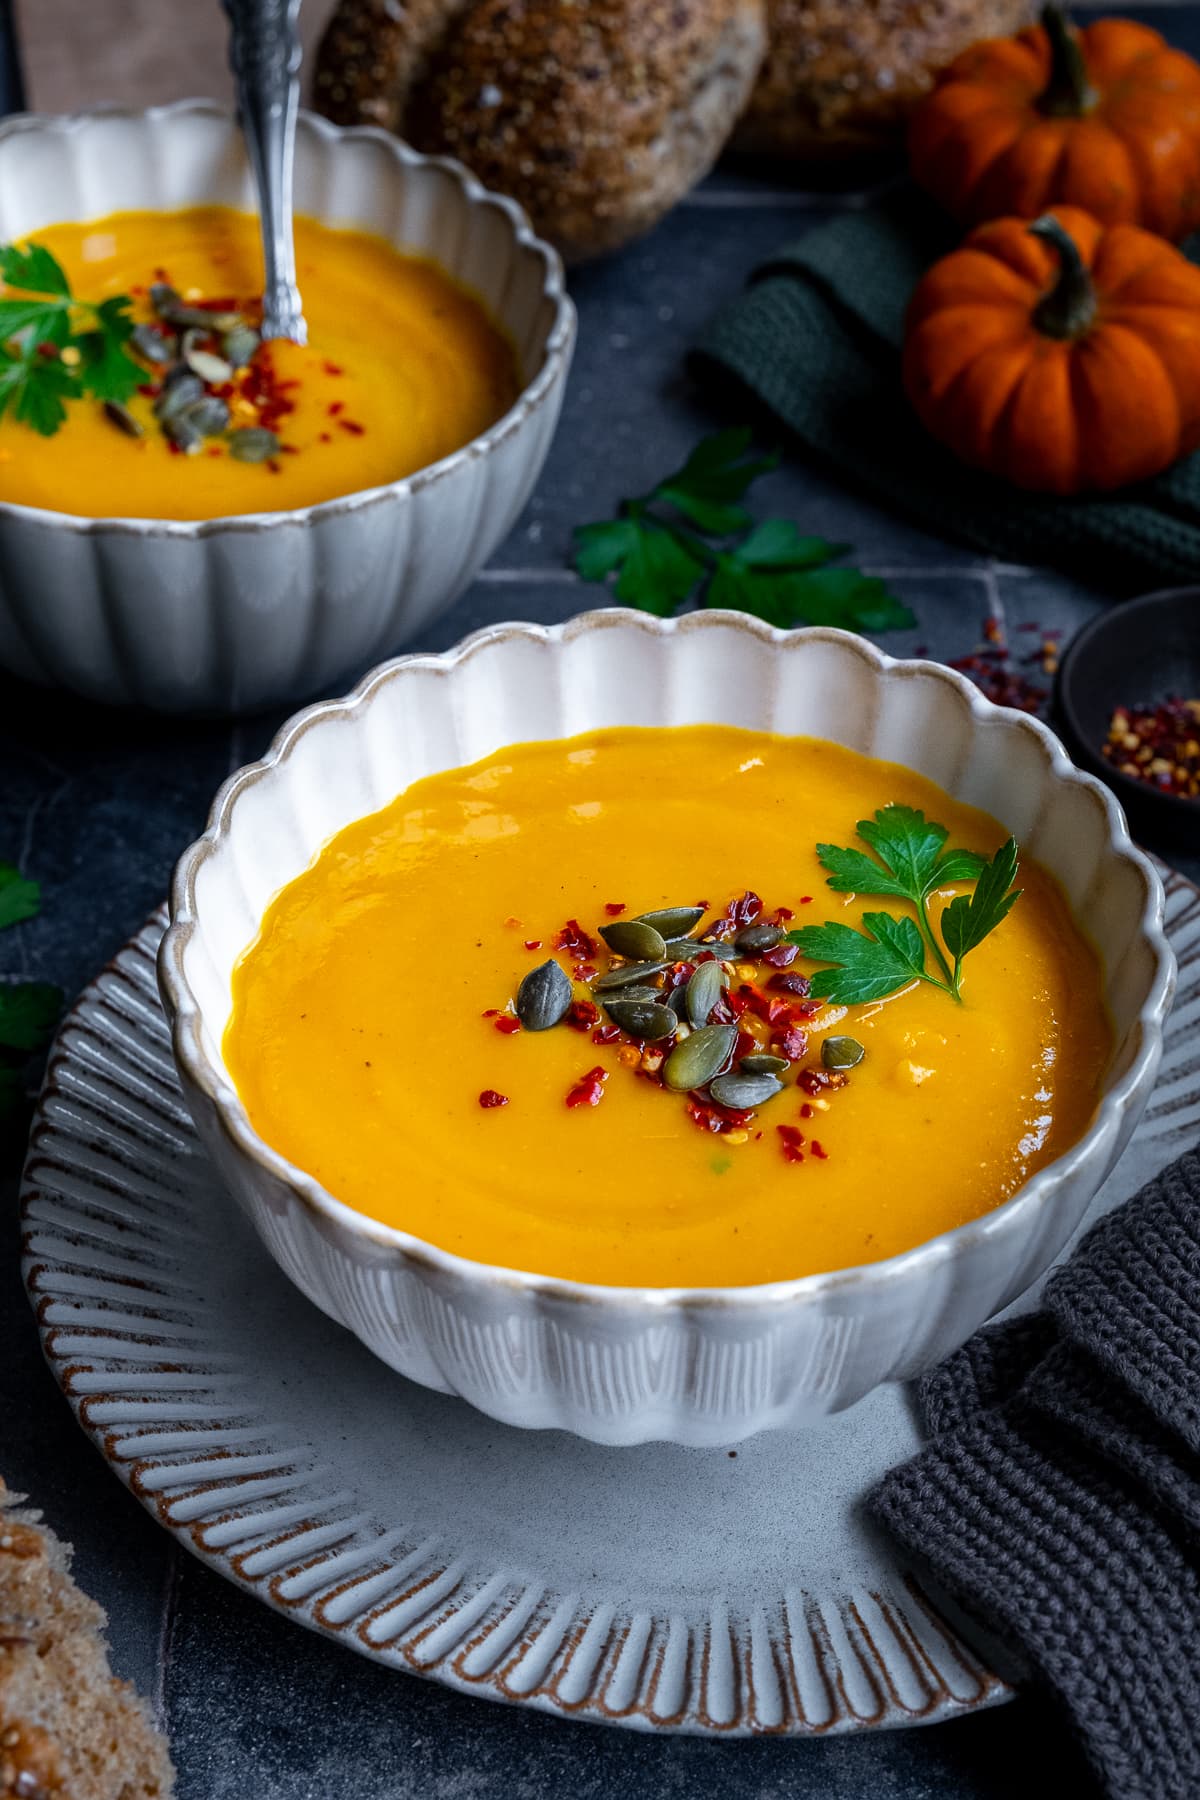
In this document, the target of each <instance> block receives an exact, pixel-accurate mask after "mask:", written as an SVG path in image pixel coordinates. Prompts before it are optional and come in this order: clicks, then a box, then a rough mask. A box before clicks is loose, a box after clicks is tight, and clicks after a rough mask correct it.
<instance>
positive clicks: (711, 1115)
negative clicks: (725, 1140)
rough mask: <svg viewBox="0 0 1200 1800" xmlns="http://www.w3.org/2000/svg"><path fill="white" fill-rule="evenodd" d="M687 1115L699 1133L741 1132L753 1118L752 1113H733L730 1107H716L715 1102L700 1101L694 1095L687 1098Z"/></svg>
mask: <svg viewBox="0 0 1200 1800" xmlns="http://www.w3.org/2000/svg"><path fill="white" fill-rule="evenodd" d="M687 1114H688V1118H689V1119H690V1120H691V1121H692V1123H693V1125H698V1126H699V1127H700V1129H701V1131H715V1132H718V1133H721V1132H726V1131H741V1130H742V1128H743V1127H744V1126H746V1125H748V1124H749V1123H750V1121H751V1119H752V1118H753V1117H754V1114H753V1112H735V1111H734V1110H733V1109H732V1108H731V1107H728V1106H718V1105H717V1103H716V1101H715V1100H700V1099H698V1098H697V1096H696V1095H695V1094H689V1095H688V1098H687Z"/></svg>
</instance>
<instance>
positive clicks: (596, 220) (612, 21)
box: [316, 0, 766, 261]
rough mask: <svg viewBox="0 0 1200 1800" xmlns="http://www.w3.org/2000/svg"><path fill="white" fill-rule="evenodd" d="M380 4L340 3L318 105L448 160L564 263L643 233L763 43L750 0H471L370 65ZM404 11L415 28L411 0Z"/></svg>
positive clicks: (706, 158) (727, 108)
mask: <svg viewBox="0 0 1200 1800" xmlns="http://www.w3.org/2000/svg"><path fill="white" fill-rule="evenodd" d="M424 4H425V6H426V7H428V6H429V5H430V0H424ZM378 12H379V0H366V4H364V0H342V5H341V6H340V7H339V8H338V11H337V12H336V13H335V15H334V20H333V23H332V24H331V26H330V29H329V32H328V33H327V35H326V39H325V43H324V45H323V46H322V53H321V60H320V65H319V68H318V75H317V88H316V99H317V104H318V105H319V106H320V107H321V109H322V110H323V111H326V112H330V116H332V117H339V118H341V119H343V120H346V119H347V117H348V112H349V113H350V114H352V115H353V117H352V120H351V122H353V121H354V120H361V119H363V118H367V117H370V118H371V120H372V121H373V122H375V123H386V124H389V125H390V126H391V127H392V128H393V129H395V130H398V131H399V132H400V133H401V134H402V135H403V136H404V137H406V138H408V140H409V141H410V142H411V143H412V144H414V145H415V146H416V148H417V149H419V150H425V151H429V152H432V153H436V154H444V155H449V156H455V157H457V158H458V159H459V160H460V161H462V162H464V163H466V165H467V167H468V168H470V169H472V170H474V172H475V174H476V175H478V177H479V178H480V180H481V181H482V182H483V183H484V185H485V186H487V187H492V188H495V189H497V190H498V191H499V192H500V193H504V194H509V195H511V196H512V198H513V199H515V200H517V201H519V202H520V204H521V205H522V206H523V207H524V208H525V210H526V211H527V212H528V213H529V215H530V217H531V219H532V221H533V224H534V227H535V229H536V230H538V231H539V232H540V233H542V235H544V236H545V237H548V238H549V239H550V240H551V242H552V243H554V244H556V245H557V246H558V248H559V249H560V250H561V251H562V252H563V254H564V255H565V256H567V257H568V258H569V259H570V260H572V261H576V260H579V259H581V258H584V257H588V256H594V255H596V254H598V253H599V252H601V251H604V250H609V249H612V248H614V247H615V246H617V245H618V244H622V243H624V242H625V241H626V240H627V239H628V238H631V237H635V236H637V235H638V234H639V233H641V232H643V231H646V230H648V229H649V227H650V226H651V225H653V224H654V223H655V222H656V221H657V220H658V219H659V218H660V217H661V216H662V215H663V213H665V212H666V211H667V210H668V209H669V208H670V207H671V206H673V205H674V204H675V202H676V201H677V200H678V199H679V198H680V197H681V196H682V195H683V194H685V193H686V192H687V190H688V189H689V188H690V187H691V186H693V184H694V183H695V182H697V181H698V180H699V179H700V177H701V176H702V175H704V174H705V173H707V171H708V169H709V168H711V166H712V164H713V162H715V160H716V158H717V156H718V155H719V154H720V152H721V149H722V147H723V145H724V143H725V141H726V139H727V137H728V135H729V132H730V131H731V130H732V128H733V124H734V121H735V119H736V118H737V116H738V114H739V113H740V112H741V110H742V108H743V106H744V105H745V103H746V100H747V98H748V96H749V93H750V89H751V87H752V85H753V82H754V77H755V75H756V73H757V71H758V66H759V63H760V61H761V59H762V53H763V50H764V48H765V43H766V29H765V16H764V12H763V6H762V0H471V4H469V5H468V6H467V7H466V9H465V10H459V11H457V12H455V13H454V16H452V17H450V18H449V19H446V18H445V17H443V18H442V20H441V27H440V36H437V41H436V43H434V42H433V37H434V36H435V35H436V34H435V33H433V32H432V31H429V32H427V33H426V35H425V36H424V38H423V40H422V43H421V46H420V48H419V50H416V49H414V47H413V46H414V43H415V40H412V39H410V41H409V52H410V54H409V57H408V60H407V61H405V60H404V58H403V57H399V56H398V53H397V51H396V48H395V44H394V42H393V44H392V48H391V50H389V51H386V52H385V51H382V50H380V51H378V52H377V53H376V54H377V59H376V63H375V64H374V65H372V67H371V69H369V70H368V68H367V62H368V60H369V58H368V56H367V54H366V53H365V52H364V51H363V50H362V48H361V44H362V43H363V42H365V41H366V40H365V36H364V32H365V18H366V15H367V14H368V13H373V14H374V16H375V18H376V20H378ZM407 14H408V17H409V22H410V27H412V28H414V29H415V26H416V23H417V7H416V4H415V0H410V4H409V6H408V8H407ZM422 16H423V17H424V14H423V15H422ZM426 23H427V24H428V20H426ZM351 42H353V44H354V45H356V46H359V47H358V48H355V49H354V51H353V56H351V53H350V50H349V49H348V47H347V46H348V45H349V44H350V43H351ZM372 42H373V43H374V42H375V39H372ZM431 46H432V47H431ZM335 52H336V54H335ZM414 58H416V59H421V60H422V68H421V71H420V74H419V76H417V75H414V74H413V73H412V63H413V60H414ZM339 59H340V60H339ZM351 63H352V64H353V73H352V74H351V72H350V69H351ZM401 63H403V68H402V69H401V68H400V64H401ZM398 69H399V70H400V73H399V74H398V73H397V70H398ZM397 82H399V83H400V84H401V86H402V87H403V90H404V96H405V97H404V98H403V99H401V100H399V101H397V99H396V91H397V90H396V83H397ZM385 88H386V90H387V91H386V93H385V92H384V91H383V90H384V89H385ZM339 91H340V93H341V95H342V98H341V100H338V101H336V102H335V95H336V94H337V93H338V92H339ZM352 91H353V101H352V103H351V100H350V96H351V92H352ZM335 104H336V105H337V106H338V107H339V108H340V109H341V110H340V111H336V112H335V111H331V108H332V107H333V106H334V105H335ZM366 108H370V109H372V110H371V111H370V112H368V111H366V110H364V109H366Z"/></svg>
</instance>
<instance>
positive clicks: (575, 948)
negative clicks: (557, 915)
mask: <svg viewBox="0 0 1200 1800" xmlns="http://www.w3.org/2000/svg"><path fill="white" fill-rule="evenodd" d="M554 948H555V949H556V950H569V951H570V952H571V954H572V956H596V955H598V954H599V951H600V946H599V944H598V943H597V942H596V940H595V938H594V937H589V936H588V934H587V932H586V931H585V930H584V929H583V926H582V925H581V924H580V923H579V920H578V919H568V920H567V922H566V924H565V925H564V926H563V928H562V930H561V931H560V932H559V934H558V936H557V937H556V938H555V940H554Z"/></svg>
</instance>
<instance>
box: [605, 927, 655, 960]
mask: <svg viewBox="0 0 1200 1800" xmlns="http://www.w3.org/2000/svg"><path fill="white" fill-rule="evenodd" d="M600 936H601V937H602V938H603V939H604V941H605V943H606V944H607V945H608V947H609V949H610V950H611V951H612V953H613V955H614V956H628V957H631V958H632V959H633V960H635V961H637V962H661V960H662V958H663V957H664V956H665V955H666V953H667V946H666V944H665V943H664V942H663V935H662V932H661V931H655V929H654V927H653V925H645V924H643V923H641V921H639V920H638V919H615V920H614V921H613V923H612V924H611V925H601V927H600Z"/></svg>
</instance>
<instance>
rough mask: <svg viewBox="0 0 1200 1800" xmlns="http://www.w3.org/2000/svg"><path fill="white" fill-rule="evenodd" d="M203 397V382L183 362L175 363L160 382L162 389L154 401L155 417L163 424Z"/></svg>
mask: <svg viewBox="0 0 1200 1800" xmlns="http://www.w3.org/2000/svg"><path fill="white" fill-rule="evenodd" d="M203 398H204V383H203V382H202V381H201V380H200V379H199V377H198V376H196V375H193V374H192V371H191V370H190V369H189V368H187V367H186V366H185V364H183V363H176V364H175V367H174V368H173V369H171V370H170V371H169V373H168V375H167V377H166V380H165V381H164V382H163V384H162V390H161V392H160V393H159V396H158V398H157V400H156V401H155V402H154V412H155V416H156V418H158V419H160V420H161V421H162V423H163V424H164V425H165V424H166V422H167V420H168V419H173V418H175V416H176V415H177V414H178V413H181V412H183V411H184V409H185V408H186V407H189V406H195V404H196V402H197V400H203Z"/></svg>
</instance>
